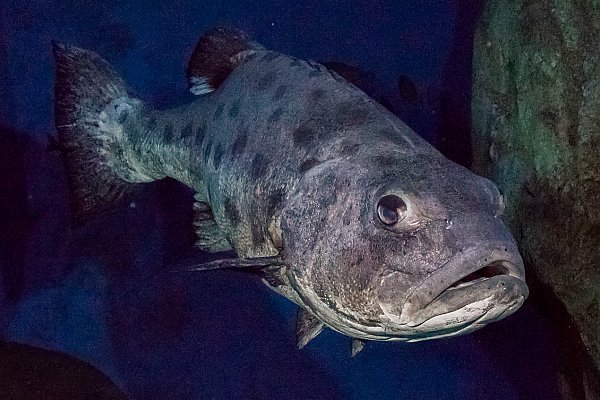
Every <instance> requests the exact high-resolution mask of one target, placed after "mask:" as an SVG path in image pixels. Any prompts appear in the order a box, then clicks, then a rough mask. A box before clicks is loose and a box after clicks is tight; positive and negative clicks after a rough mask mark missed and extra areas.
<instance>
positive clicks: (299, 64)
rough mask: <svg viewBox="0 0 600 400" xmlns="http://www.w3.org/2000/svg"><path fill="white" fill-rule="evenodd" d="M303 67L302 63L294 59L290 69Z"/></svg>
mask: <svg viewBox="0 0 600 400" xmlns="http://www.w3.org/2000/svg"><path fill="white" fill-rule="evenodd" d="M301 65H302V61H301V60H299V59H297V58H294V59H292V61H291V62H290V67H299V66H301Z"/></svg>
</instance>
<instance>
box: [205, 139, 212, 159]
mask: <svg viewBox="0 0 600 400" xmlns="http://www.w3.org/2000/svg"><path fill="white" fill-rule="evenodd" d="M211 150H212V142H208V143H206V148H205V149H204V160H205V161H206V162H208V157H209V156H210V152H211Z"/></svg>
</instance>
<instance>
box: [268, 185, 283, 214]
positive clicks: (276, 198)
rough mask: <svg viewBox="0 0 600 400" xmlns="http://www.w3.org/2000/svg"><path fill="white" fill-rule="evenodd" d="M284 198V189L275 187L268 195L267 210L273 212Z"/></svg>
mask: <svg viewBox="0 0 600 400" xmlns="http://www.w3.org/2000/svg"><path fill="white" fill-rule="evenodd" d="M284 198H285V191H284V190H283V189H282V188H277V189H275V191H274V192H273V193H271V194H270V195H269V198H268V199H267V212H268V213H270V214H271V213H273V212H274V211H275V210H278V209H279V208H280V206H281V203H282V202H283V199H284Z"/></svg>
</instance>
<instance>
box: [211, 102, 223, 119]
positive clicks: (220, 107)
mask: <svg viewBox="0 0 600 400" xmlns="http://www.w3.org/2000/svg"><path fill="white" fill-rule="evenodd" d="M224 108H225V104H224V103H221V104H219V105H218V106H217V109H216V110H215V114H214V115H213V120H217V119H219V118H221V115H222V114H223V109H224Z"/></svg>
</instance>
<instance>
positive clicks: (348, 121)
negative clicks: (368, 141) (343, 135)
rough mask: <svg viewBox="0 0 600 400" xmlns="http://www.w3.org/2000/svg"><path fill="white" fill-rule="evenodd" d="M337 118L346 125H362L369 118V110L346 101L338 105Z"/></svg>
mask: <svg viewBox="0 0 600 400" xmlns="http://www.w3.org/2000/svg"><path fill="white" fill-rule="evenodd" d="M336 119H337V120H338V121H339V122H340V123H341V124H343V125H344V126H349V127H352V126H354V127H355V126H360V125H362V124H364V123H365V122H367V120H368V119H369V111H368V110H367V109H366V108H364V107H360V106H358V105H357V104H356V103H354V102H346V103H342V104H340V105H339V106H338V108H337V110H336Z"/></svg>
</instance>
